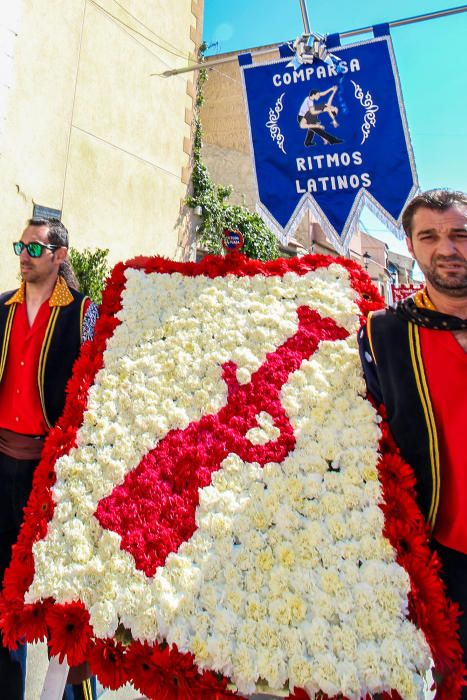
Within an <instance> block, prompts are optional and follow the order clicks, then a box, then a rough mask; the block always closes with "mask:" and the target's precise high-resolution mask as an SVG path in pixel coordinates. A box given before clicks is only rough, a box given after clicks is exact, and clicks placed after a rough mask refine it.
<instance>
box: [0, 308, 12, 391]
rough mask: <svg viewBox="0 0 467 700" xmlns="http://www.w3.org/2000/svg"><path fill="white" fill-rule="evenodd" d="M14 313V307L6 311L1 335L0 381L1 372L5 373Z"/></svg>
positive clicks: (0, 377)
mask: <svg viewBox="0 0 467 700" xmlns="http://www.w3.org/2000/svg"><path fill="white" fill-rule="evenodd" d="M15 311H16V306H10V308H9V309H8V316H7V318H6V323H5V332H4V334H3V343H2V354H1V357H0V380H1V379H2V377H3V372H4V371H5V365H6V358H7V355H8V346H9V344H10V335H11V328H12V326H13V318H14V315H15Z"/></svg>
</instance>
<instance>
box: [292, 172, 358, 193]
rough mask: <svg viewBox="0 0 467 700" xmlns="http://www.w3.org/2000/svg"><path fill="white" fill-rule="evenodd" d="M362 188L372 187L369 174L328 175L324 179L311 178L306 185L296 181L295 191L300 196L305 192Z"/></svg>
mask: <svg viewBox="0 0 467 700" xmlns="http://www.w3.org/2000/svg"><path fill="white" fill-rule="evenodd" d="M360 187H371V179H370V175H369V174H368V173H361V175H356V174H355V173H352V175H327V176H324V177H316V178H313V177H310V178H308V180H307V181H306V183H302V182H300V180H295V189H296V190H297V193H298V194H305V192H327V191H328V190H348V189H352V190H357V189H359V188H360Z"/></svg>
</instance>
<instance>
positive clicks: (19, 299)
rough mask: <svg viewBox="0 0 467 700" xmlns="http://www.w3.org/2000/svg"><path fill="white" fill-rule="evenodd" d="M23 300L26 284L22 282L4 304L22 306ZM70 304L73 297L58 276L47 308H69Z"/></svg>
mask: <svg viewBox="0 0 467 700" xmlns="http://www.w3.org/2000/svg"><path fill="white" fill-rule="evenodd" d="M25 298H26V283H25V282H24V281H23V282H22V283H21V287H20V288H19V289H18V290H17V291H16V292H15V293H14V294H13V296H12V297H10V298H9V299H8V301H6V302H5V306H8V305H10V304H22V303H23V302H24V300H25ZM72 302H73V295H72V293H71V292H70V289H69V287H68V285H67V283H66V282H65V280H64V279H63V277H62V276H61V275H59V276H58V277H57V281H56V282H55V287H54V290H53V292H52V294H51V296H50V299H49V306H69V305H70V304H71V303H72Z"/></svg>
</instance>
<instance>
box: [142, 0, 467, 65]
mask: <svg viewBox="0 0 467 700" xmlns="http://www.w3.org/2000/svg"><path fill="white" fill-rule="evenodd" d="M304 1H305V0H300V5H301V6H302V5H303V2H304ZM466 11H467V5H461V6H460V7H451V8H450V9H448V10H439V11H437V12H428V13H426V14H424V15H416V16H414V17H406V18H405V19H397V20H394V21H392V22H389V23H388V24H389V27H391V28H392V27H403V26H404V25H406V24H414V23H415V22H426V21H427V20H429V19H439V18H440V17H448V16H449V15H457V14H460V13H461V12H466ZM305 12H306V8H305ZM302 13H303V11H302ZM306 20H307V21H308V16H307V18H306ZM303 23H304V24H305V17H304V18H303ZM372 31H373V26H368V27H360V29H352V30H350V31H347V32H339V35H340V36H341V37H350V36H356V35H357V34H368V33H369V32H372ZM308 33H310V32H308ZM276 46H279V44H273V45H271V46H268V47H267V48H264V49H259V50H258V51H249V53H251V55H252V56H261V55H262V54H266V53H271V51H273V50H274V48H275V47H276ZM233 53H235V54H239V53H240V54H241V53H242V51H240V52H233ZM243 53H244V52H243ZM234 60H235V56H233V55H229V56H224V58H218V59H214V60H213V61H209V63H207V62H204V63H193V64H192V65H191V66H185V67H184V68H173V69H171V70H166V71H164V72H163V73H151V76H158V77H160V78H170V77H171V76H173V75H180V74H181V73H190V72H191V71H194V70H201V69H202V68H204V69H206V70H207V69H209V68H211V66H218V65H220V64H221V63H228V62H230V61H234Z"/></svg>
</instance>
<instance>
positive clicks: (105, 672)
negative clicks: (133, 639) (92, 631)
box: [88, 639, 129, 690]
mask: <svg viewBox="0 0 467 700" xmlns="http://www.w3.org/2000/svg"><path fill="white" fill-rule="evenodd" d="M88 661H89V663H90V665H91V669H92V672H93V673H95V674H96V676H97V677H98V678H99V680H100V682H101V683H102V685H103V686H104V687H105V688H110V690H117V688H121V686H122V685H125V683H126V682H127V681H128V680H129V678H128V676H127V672H126V668H125V647H124V646H123V644H120V643H119V642H116V641H115V640H114V639H96V640H95V642H94V644H93V645H92V647H91V650H90V652H89V657H88Z"/></svg>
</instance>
